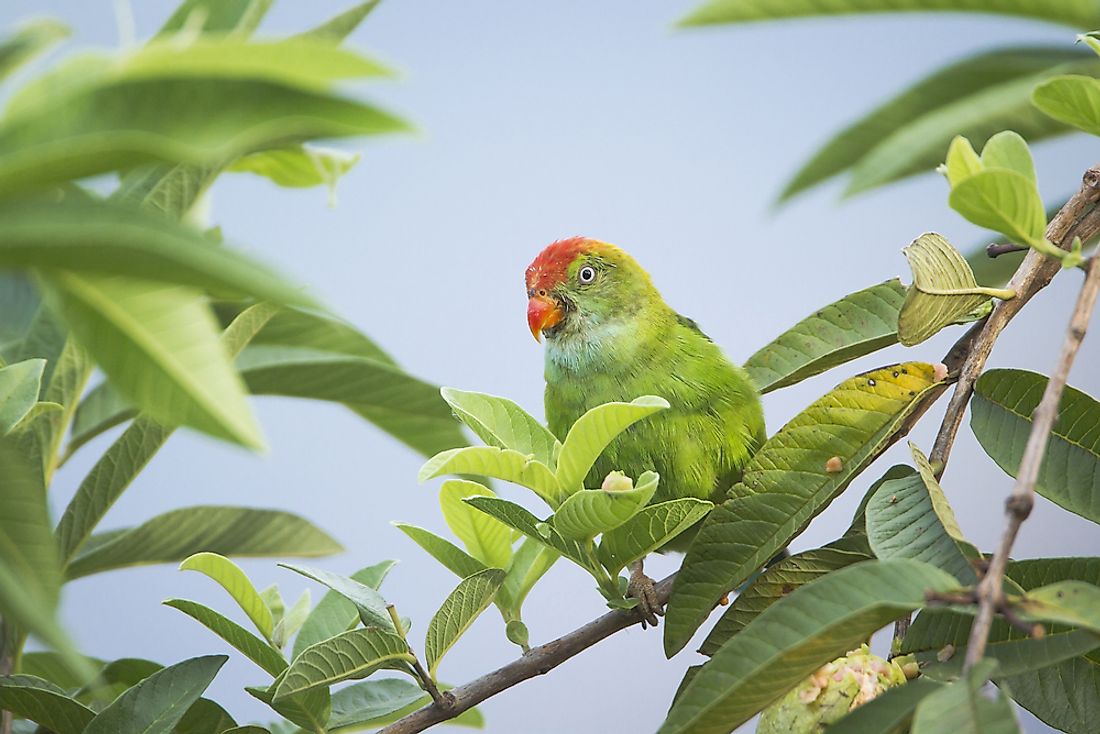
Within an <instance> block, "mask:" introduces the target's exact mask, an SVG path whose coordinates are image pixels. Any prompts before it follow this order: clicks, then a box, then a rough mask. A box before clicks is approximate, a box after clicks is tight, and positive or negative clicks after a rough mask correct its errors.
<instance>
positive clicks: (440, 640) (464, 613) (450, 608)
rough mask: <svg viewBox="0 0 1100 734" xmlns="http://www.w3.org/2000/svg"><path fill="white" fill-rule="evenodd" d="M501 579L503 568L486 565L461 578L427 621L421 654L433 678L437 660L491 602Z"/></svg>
mask: <svg viewBox="0 0 1100 734" xmlns="http://www.w3.org/2000/svg"><path fill="white" fill-rule="evenodd" d="M503 582H504V571H501V570H500V569H498V568H487V569H485V570H483V571H478V572H477V573H475V574H473V575H472V576H467V577H466V578H464V579H462V581H461V582H460V583H459V584H458V586H457V587H456V588H455V590H454V591H452V592H451V594H450V595H449V596H448V597H447V598H446V599H445V600H444V601H443V605H442V606H440V607H439V611H437V612H436V613H435V616H433V617H432V621H431V622H429V623H428V632H427V636H426V637H425V640H424V657H425V658H426V659H427V663H428V674H429V675H431V676H432V678H435V673H436V670H437V669H438V668H439V663H440V661H441V660H442V659H443V656H444V655H446V654H447V651H448V650H450V649H451V647H453V646H454V644H455V642H457V641H458V638H459V637H461V636H462V635H463V633H465V632H466V630H467V629H469V628H470V625H471V624H473V623H474V620H475V619H477V618H478V616H480V615H481V613H482V612H484V611H485V610H486V609H487V608H488V607H489V605H490V604H492V603H493V597H494V596H496V593H497V590H498V589H500V585H501V584H502V583H503Z"/></svg>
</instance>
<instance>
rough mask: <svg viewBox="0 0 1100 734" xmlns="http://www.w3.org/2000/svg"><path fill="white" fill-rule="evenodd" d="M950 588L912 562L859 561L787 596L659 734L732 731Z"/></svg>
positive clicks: (742, 637)
mask: <svg viewBox="0 0 1100 734" xmlns="http://www.w3.org/2000/svg"><path fill="white" fill-rule="evenodd" d="M955 584H956V582H955V580H954V579H953V578H952V577H951V576H949V575H948V574H946V573H944V572H942V571H940V570H939V569H936V568H933V567H931V566H928V565H926V564H923V563H920V562H917V561H902V560H899V561H864V562H862V563H857V564H855V565H853V566H849V567H847V568H842V569H840V570H839V571H835V572H833V573H830V574H827V575H825V576H823V577H822V578H820V579H818V580H817V581H815V582H814V583H811V584H807V585H806V586H803V587H801V588H799V589H797V590H795V591H794V592H792V593H791V594H790V595H789V596H786V597H784V598H782V599H780V600H779V601H777V602H775V603H774V604H772V605H771V606H770V607H768V608H767V609H765V610H764V611H763V612H762V613H761V614H760V616H758V617H757V618H756V619H755V620H753V621H752V622H750V623H749V625H748V626H747V627H745V628H744V629H743V630H742V631H741V632H740V633H739V634H737V635H734V636H733V637H732V638H730V640H729V641H728V642H726V643H725V644H724V645H723V646H722V647H721V648H720V649H719V650H718V651H717V652H716V653H715V654H714V657H712V658H711V659H710V661H709V662H708V663H706V664H705V665H704V666H703V668H702V670H700V671H699V673H698V674H697V675H696V676H695V678H694V679H693V680H692V681H691V682H690V683H689V684H688V686H687V688H686V689H685V690H684V691H683V693H682V694H681V696H680V698H679V700H677V701H676V703H675V704H674V705H673V707H672V709H671V710H670V711H669V714H668V718H667V719H666V720H665V723H664V725H663V726H662V727H661V729H660V732H661V734H673V733H674V732H688V731H690V732H692V734H706V733H707V732H722V734H724V733H725V732H728V731H731V730H732V729H735V728H737V727H738V726H739V725H740V724H742V723H744V722H745V721H747V720H748V719H749V718H751V717H752V715H753V714H755V713H756V712H758V711H760V710H761V709H763V708H764V707H765V706H767V705H768V704H770V703H771V702H772V701H775V700H777V699H779V698H780V697H781V696H782V695H783V694H785V693H786V692H787V691H788V690H790V689H791V688H792V687H793V686H795V685H796V684H797V683H798V682H799V681H800V680H802V679H803V678H805V677H806V676H808V675H809V674H810V673H812V672H813V671H815V670H816V669H817V668H818V667H820V666H821V665H823V664H824V663H826V662H828V661H830V660H832V659H834V658H836V657H837V656H839V655H843V654H844V653H845V652H846V651H848V650H850V649H852V648H853V647H855V646H857V645H858V644H859V643H860V642H861V641H862V640H864V639H865V638H867V637H868V636H870V635H871V634H872V633H873V632H874V631H875V630H877V629H878V628H879V627H882V626H883V625H885V624H887V623H888V622H890V621H891V620H893V619H894V618H895V617H897V616H899V615H900V614H903V613H905V612H909V611H912V610H913V609H916V608H918V607H920V606H922V605H923V604H924V595H925V592H926V591H929V590H939V591H944V590H947V589H950V588H953V587H954V586H955Z"/></svg>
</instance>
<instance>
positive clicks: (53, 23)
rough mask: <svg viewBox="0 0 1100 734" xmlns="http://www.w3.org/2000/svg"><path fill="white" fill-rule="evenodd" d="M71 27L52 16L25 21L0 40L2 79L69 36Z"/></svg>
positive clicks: (0, 73)
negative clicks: (13, 31)
mask: <svg viewBox="0 0 1100 734" xmlns="http://www.w3.org/2000/svg"><path fill="white" fill-rule="evenodd" d="M69 33H70V31H69V27H68V26H67V25H65V24H64V23H62V22H61V21H58V20H54V19H52V18H39V19H37V20H31V21H28V22H26V23H23V24H21V25H20V26H19V29H18V30H16V32H15V33H13V34H11V35H10V36H8V37H7V38H4V39H3V40H0V80H3V79H4V78H5V77H7V76H9V75H10V74H11V73H12V72H14V71H15V70H16V69H18V68H19V67H20V66H22V65H23V64H25V63H27V62H28V61H30V60H31V59H33V58H34V57H36V56H38V55H39V54H41V53H44V52H45V51H46V50H48V49H49V48H50V47H51V46H53V45H55V44H57V43H60V42H61V41H63V40H65V39H66V38H68V37H69Z"/></svg>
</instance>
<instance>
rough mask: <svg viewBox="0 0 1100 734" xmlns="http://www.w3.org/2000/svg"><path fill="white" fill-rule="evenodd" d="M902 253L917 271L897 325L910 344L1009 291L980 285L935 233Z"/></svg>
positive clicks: (901, 337) (968, 318)
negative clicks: (994, 296)
mask: <svg viewBox="0 0 1100 734" xmlns="http://www.w3.org/2000/svg"><path fill="white" fill-rule="evenodd" d="M1029 160H1030V159H1029ZM902 252H904V253H905V259H906V260H908V261H909V267H910V268H911V269H912V270H913V285H911V286H910V287H909V289H908V290H907V291H906V294H905V302H904V303H903V304H902V306H901V310H900V312H899V313H898V324H897V330H898V340H899V341H900V342H901V343H902V344H904V345H905V346H907V347H911V346H914V345H916V344H920V343H921V342H923V341H925V340H926V339H929V338H931V337H932V336H933V335H935V334H936V333H938V332H939V331H940V330H941V329H943V328H944V327H945V326H948V325H950V324H957V323H965V322H966V321H973V320H974V318H975V315H976V314H978V313H979V312H980V310H981V309H982V307H983V306H986V304H987V303H988V302H989V298H990V296H991V295H1000V296H1002V297H1004V296H1005V295H1008V293H1009V292H1006V291H996V290H993V289H988V288H980V287H979V286H978V282H977V281H976V280H975V279H974V272H973V271H972V270H971V269H970V264H969V263H967V262H966V260H965V259H964V258H963V256H962V255H960V254H959V251H958V250H956V249H955V248H954V247H953V246H952V245H951V243H950V242H948V241H947V240H946V239H944V238H943V237H942V236H940V235H938V234H936V233H934V232H926V233H924V234H922V235H921V236H920V237H918V238H917V239H915V240H913V242H912V243H911V244H910V245H909V246H908V247H906V248H905V249H904V250H902Z"/></svg>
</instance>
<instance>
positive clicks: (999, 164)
mask: <svg viewBox="0 0 1100 734" xmlns="http://www.w3.org/2000/svg"><path fill="white" fill-rule="evenodd" d="M981 165H982V167H983V168H1005V169H1007V170H1009V171H1015V172H1016V173H1018V174H1020V175H1021V176H1023V177H1024V178H1026V179H1027V180H1028V181H1030V182H1031V183H1032V185H1038V179H1037V178H1036V176H1035V162H1034V161H1032V160H1031V150H1030V149H1029V148H1028V147H1027V141H1026V140H1024V139H1023V137H1022V136H1021V135H1020V134H1019V133H1017V132H1015V131H1012V130H1002V131H1001V132H999V133H997V134H996V135H994V136H993V137H991V138H990V139H989V140H988V141H987V142H986V144H985V146H984V147H983V148H982V157H981Z"/></svg>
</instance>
